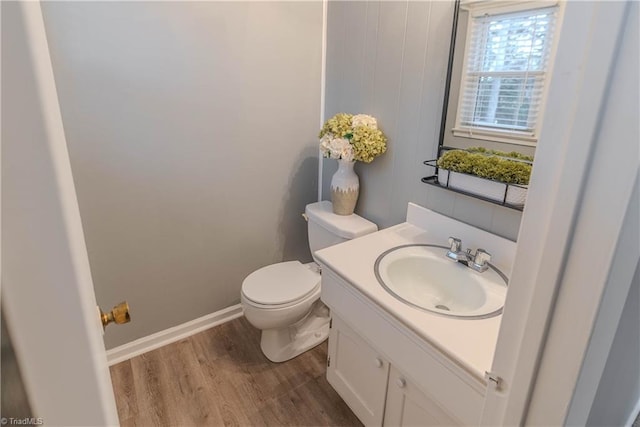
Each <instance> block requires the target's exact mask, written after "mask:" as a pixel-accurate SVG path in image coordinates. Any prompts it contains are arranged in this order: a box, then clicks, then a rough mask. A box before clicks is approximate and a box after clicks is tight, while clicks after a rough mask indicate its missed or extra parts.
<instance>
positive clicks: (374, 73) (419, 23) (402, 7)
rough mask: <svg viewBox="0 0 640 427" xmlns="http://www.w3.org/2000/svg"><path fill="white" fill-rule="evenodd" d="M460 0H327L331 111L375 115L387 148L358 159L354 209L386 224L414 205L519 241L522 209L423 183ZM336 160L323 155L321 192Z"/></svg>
mask: <svg viewBox="0 0 640 427" xmlns="http://www.w3.org/2000/svg"><path fill="white" fill-rule="evenodd" d="M453 9H454V5H453V2H452V1H449V2H436V1H434V2H405V1H401V2H330V3H329V10H328V22H327V25H328V28H327V30H328V35H327V82H326V87H327V90H326V108H325V116H326V117H327V118H329V117H331V116H332V115H334V114H336V113H338V112H348V113H366V114H371V115H373V116H375V117H376V118H377V119H378V123H379V125H380V127H381V128H382V129H383V131H384V132H385V134H386V135H387V136H388V138H389V142H388V151H387V153H385V154H384V155H383V156H381V157H379V158H377V159H376V160H374V161H373V163H370V164H362V163H358V164H356V172H357V173H358V175H359V176H360V185H361V188H360V199H359V201H358V205H357V206H356V213H358V214H360V215H362V216H364V217H366V218H368V219H370V220H371V221H373V222H375V223H377V224H378V226H379V227H381V228H385V227H389V226H391V225H394V224H398V223H400V222H402V221H404V219H405V214H406V209H407V203H408V202H414V203H417V204H420V205H422V206H425V207H428V208H430V209H433V210H435V211H438V212H440V213H443V214H445V215H447V216H450V217H453V218H456V219H458V220H460V221H464V222H467V223H469V224H472V225H474V226H477V227H479V228H482V229H484V230H488V231H490V232H493V233H495V234H498V235H501V236H504V237H507V238H510V239H512V240H515V239H516V237H517V234H518V229H519V227H520V218H521V214H520V212H518V211H514V210H511V209H508V208H504V207H500V206H497V205H494V204H491V203H487V202H483V201H480V200H477V199H473V198H470V197H467V196H462V195H458V194H456V193H453V192H450V191H448V190H444V189H439V188H435V187H433V186H429V185H426V184H423V183H422V182H420V179H421V178H422V177H424V176H428V175H431V174H433V169H432V168H429V167H426V166H424V165H423V164H422V162H423V161H424V160H427V159H433V158H435V156H436V155H437V147H438V137H439V131H440V120H441V116H442V102H443V101H442V100H443V97H444V86H445V80H446V68H447V59H448V54H449V40H450V37H451V25H452V19H453ZM336 169H337V165H336V162H335V161H334V160H329V159H324V161H323V198H325V199H329V198H330V191H329V185H330V182H331V176H332V175H333V173H334V172H335V170H336Z"/></svg>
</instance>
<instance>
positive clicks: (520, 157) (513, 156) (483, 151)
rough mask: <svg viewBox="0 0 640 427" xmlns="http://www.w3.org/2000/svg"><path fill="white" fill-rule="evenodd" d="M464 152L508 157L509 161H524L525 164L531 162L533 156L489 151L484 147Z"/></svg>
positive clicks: (512, 152)
mask: <svg viewBox="0 0 640 427" xmlns="http://www.w3.org/2000/svg"><path fill="white" fill-rule="evenodd" d="M466 151H468V152H470V153H480V154H485V155H487V156H500V157H509V158H511V159H518V160H525V161H527V162H533V156H527V155H526V154H522V153H518V152H517V151H509V152H507V151H500V150H490V149H488V148H484V147H470V148H467V149H466Z"/></svg>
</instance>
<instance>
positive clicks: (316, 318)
mask: <svg viewBox="0 0 640 427" xmlns="http://www.w3.org/2000/svg"><path fill="white" fill-rule="evenodd" d="M330 320H331V316H330V314H329V308H328V307H327V306H326V305H324V304H323V303H322V302H321V301H320V300H318V301H316V302H315V303H314V306H313V308H312V309H311V311H310V312H309V314H308V315H307V316H306V317H304V318H303V319H302V320H300V321H298V322H297V323H295V324H293V325H291V326H288V327H286V328H281V329H264V330H263V331H262V337H261V339H260V348H261V349H262V352H263V353H264V355H265V356H267V359H269V360H271V361H272V362H285V361H287V360H290V359H293V358H294V357H296V356H298V355H300V354H302V353H304V352H305V351H307V350H310V349H312V348H313V347H315V346H317V345H318V344H320V343H322V342H323V341H324V340H326V339H327V337H328V336H329V321H330Z"/></svg>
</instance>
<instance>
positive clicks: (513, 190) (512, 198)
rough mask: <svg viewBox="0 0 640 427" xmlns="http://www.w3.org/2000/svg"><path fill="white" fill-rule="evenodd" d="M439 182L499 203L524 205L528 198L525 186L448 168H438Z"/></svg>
mask: <svg viewBox="0 0 640 427" xmlns="http://www.w3.org/2000/svg"><path fill="white" fill-rule="evenodd" d="M438 182H439V183H440V185H442V186H443V187H449V188H453V189H456V190H460V191H464V192H465V193H469V194H474V195H476V196H480V197H484V198H486V199H489V200H493V201H496V202H499V203H502V202H503V201H506V203H508V204H510V205H513V206H524V202H525V200H526V199H527V188H526V187H524V186H523V187H520V186H516V185H509V184H505V183H503V182H498V181H491V180H489V179H484V178H480V177H478V176H473V175H467V174H464V173H458V172H451V171H449V170H446V169H438ZM505 192H506V200H505Z"/></svg>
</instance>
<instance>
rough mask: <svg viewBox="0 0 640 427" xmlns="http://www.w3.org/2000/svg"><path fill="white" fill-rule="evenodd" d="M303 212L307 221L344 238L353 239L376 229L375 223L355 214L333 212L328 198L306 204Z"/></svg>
mask: <svg viewBox="0 0 640 427" xmlns="http://www.w3.org/2000/svg"><path fill="white" fill-rule="evenodd" d="M305 213H306V214H307V217H308V218H309V221H314V222H315V223H317V224H318V225H320V226H322V227H324V228H325V229H327V230H329V231H330V232H332V233H334V234H336V235H337V236H340V237H342V238H344V239H355V238H356V237H360V236H364V235H365V234H369V233H373V232H376V231H378V226H377V225H375V224H374V223H373V222H371V221H369V220H367V219H364V218H362V217H361V216H358V215H356V214H352V215H336V214H334V213H333V206H332V205H331V202H329V201H328V200H323V201H322V202H317V203H312V204H310V205H307V208H306V209H305Z"/></svg>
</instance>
